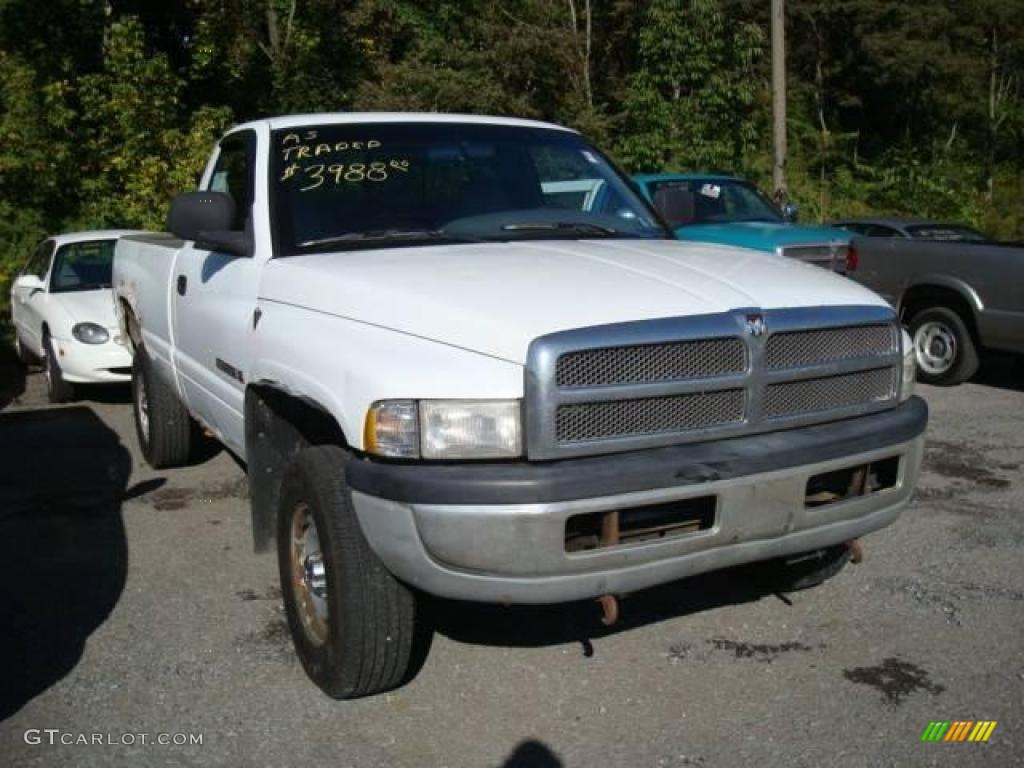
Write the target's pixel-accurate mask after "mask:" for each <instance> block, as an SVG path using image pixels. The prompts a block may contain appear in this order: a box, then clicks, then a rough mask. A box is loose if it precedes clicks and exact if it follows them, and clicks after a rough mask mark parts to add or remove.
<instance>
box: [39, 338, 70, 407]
mask: <svg viewBox="0 0 1024 768" xmlns="http://www.w3.org/2000/svg"><path fill="white" fill-rule="evenodd" d="M43 372H44V373H45V374H46V396H47V398H48V399H49V401H50V402H51V403H66V402H69V401H70V400H73V399H74V397H75V388H74V387H73V386H72V385H71V384H70V383H68V382H67V381H65V380H64V374H63V372H62V371H61V369H60V363H59V362H58V361H57V355H56V354H55V353H54V351H53V340H52V339H51V338H50V337H49V336H44V337H43Z"/></svg>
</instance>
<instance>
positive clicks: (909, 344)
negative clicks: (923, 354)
mask: <svg viewBox="0 0 1024 768" xmlns="http://www.w3.org/2000/svg"><path fill="white" fill-rule="evenodd" d="M901 338H902V340H903V378H902V379H900V402H901V403H902V402H903V401H904V400H906V399H908V398H909V397H910V396H911V395H912V394H914V380H915V379H916V378H917V356H916V355H915V354H914V340H913V339H911V338H910V334H909V333H907V332H906V331H902V335H901Z"/></svg>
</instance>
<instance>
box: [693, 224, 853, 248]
mask: <svg viewBox="0 0 1024 768" xmlns="http://www.w3.org/2000/svg"><path fill="white" fill-rule="evenodd" d="M675 234H676V237H678V238H679V239H680V240H694V241H698V242H705V243H722V244H725V245H738V246H740V247H742V248H756V249H757V250H759V251H774V250H775V249H776V248H777V247H778V246H780V245H796V244H800V243H830V242H840V243H847V242H849V241H850V233H849V232H847V231H846V230H844V229H836V228H835V227H809V226H804V225H802V224H789V223H787V222H782V221H780V222H773V221H737V222H734V223H732V224H694V225H691V226H687V227H680V228H679V229H677V230H676V231H675Z"/></svg>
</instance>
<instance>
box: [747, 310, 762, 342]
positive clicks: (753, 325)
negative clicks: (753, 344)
mask: <svg viewBox="0 0 1024 768" xmlns="http://www.w3.org/2000/svg"><path fill="white" fill-rule="evenodd" d="M744 326H745V327H746V329H747V333H749V334H750V335H751V336H754V337H755V338H756V337H758V336H763V335H764V332H765V330H766V326H765V322H764V315H761V314H753V315H747V317H746V319H745V321H744Z"/></svg>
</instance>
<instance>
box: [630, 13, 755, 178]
mask: <svg viewBox="0 0 1024 768" xmlns="http://www.w3.org/2000/svg"><path fill="white" fill-rule="evenodd" d="M763 50H764V34H763V31H762V30H761V29H760V28H759V27H757V26H755V25H752V24H747V23H742V22H741V23H730V22H728V21H727V19H726V17H725V14H724V13H723V10H722V5H721V3H720V2H719V0H686V1H685V2H682V1H681V0H652V2H651V3H650V5H649V6H648V9H647V14H646V16H645V19H644V24H643V26H642V28H641V29H640V34H639V54H638V65H637V70H636V71H635V72H634V73H633V75H631V76H630V78H629V79H628V92H627V95H626V97H625V99H624V103H623V115H622V119H621V121H620V124H619V127H620V131H621V137H620V140H619V153H620V155H621V157H622V158H623V160H624V161H625V162H626V163H627V164H628V165H630V166H632V167H634V168H638V169H643V170H662V169H680V168H689V169H695V168H704V169H722V168H734V169H739V168H742V167H743V166H744V163H745V160H746V156H747V154H748V152H749V151H750V150H752V149H753V148H754V147H755V146H756V144H757V138H758V135H757V129H756V126H757V117H756V114H755V112H756V107H757V103H758V93H759V91H760V90H761V89H762V88H763V82H762V81H761V80H759V79H758V78H756V77H755V65H756V63H757V61H758V60H759V59H760V58H761V56H762V53H763Z"/></svg>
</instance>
